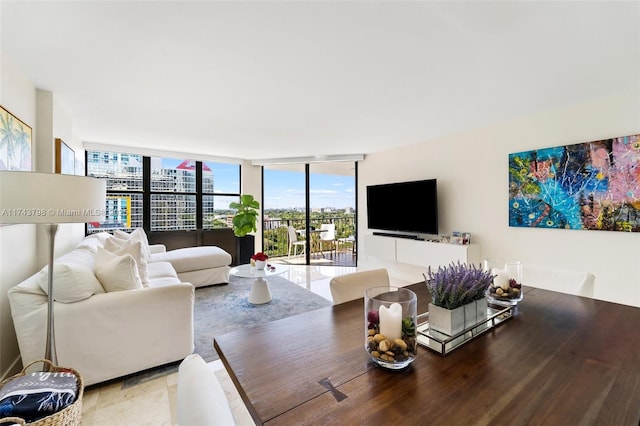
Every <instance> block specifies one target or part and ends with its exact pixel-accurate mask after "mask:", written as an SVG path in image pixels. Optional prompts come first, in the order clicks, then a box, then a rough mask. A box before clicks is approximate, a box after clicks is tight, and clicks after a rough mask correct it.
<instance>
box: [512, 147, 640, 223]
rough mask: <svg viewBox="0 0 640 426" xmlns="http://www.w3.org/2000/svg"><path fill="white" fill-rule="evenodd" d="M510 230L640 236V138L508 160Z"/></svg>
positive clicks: (525, 154)
mask: <svg viewBox="0 0 640 426" xmlns="http://www.w3.org/2000/svg"><path fill="white" fill-rule="evenodd" d="M509 226H517V227H530V228H562V229H584V230H600V231H623V232H640V135H631V136H623V137H617V138H612V139H604V140H599V141H593V142H586V143H580V144H574V145H565V146H558V147H554V148H543V149H537V150H534V151H526V152H518V153H515V154H509Z"/></svg>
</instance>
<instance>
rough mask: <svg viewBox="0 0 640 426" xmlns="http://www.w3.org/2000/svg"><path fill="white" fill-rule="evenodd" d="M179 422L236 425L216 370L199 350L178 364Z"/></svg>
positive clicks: (185, 424)
mask: <svg viewBox="0 0 640 426" xmlns="http://www.w3.org/2000/svg"><path fill="white" fill-rule="evenodd" d="M176 416H177V420H178V425H180V426H191V425H209V426H214V425H221V426H228V425H235V420H234V418H233V414H232V413H231V408H230V407H229V402H228V400H227V397H226V395H225V394H224V390H223V389H222V386H221V385H220V382H219V381H218V378H217V377H216V375H215V373H214V372H213V371H212V370H211V369H210V368H209V366H208V365H207V364H206V363H205V362H204V360H203V359H202V357H201V356H200V355H198V354H191V355H188V356H187V357H186V358H185V359H184V360H183V361H182V363H181V364H180V367H178V395H177V409H176Z"/></svg>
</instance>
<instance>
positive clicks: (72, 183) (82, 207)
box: [0, 171, 107, 224]
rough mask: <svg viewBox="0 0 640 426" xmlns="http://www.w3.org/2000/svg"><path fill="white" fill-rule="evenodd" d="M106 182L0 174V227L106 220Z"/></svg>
mask: <svg viewBox="0 0 640 426" xmlns="http://www.w3.org/2000/svg"><path fill="white" fill-rule="evenodd" d="M106 189H107V188H106V181H105V180H104V179H97V178H93V177H85V176H74V175H62V174H53V173H35V172H13V171H0V223H3V224H10V223H87V222H101V221H104V219H105V214H106V213H105V202H106Z"/></svg>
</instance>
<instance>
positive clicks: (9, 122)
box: [0, 106, 31, 171]
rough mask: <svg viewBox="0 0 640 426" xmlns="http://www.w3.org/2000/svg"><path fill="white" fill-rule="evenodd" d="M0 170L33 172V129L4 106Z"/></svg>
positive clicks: (0, 124) (0, 122) (0, 119)
mask: <svg viewBox="0 0 640 426" xmlns="http://www.w3.org/2000/svg"><path fill="white" fill-rule="evenodd" d="M0 170H26V171H30V170H31V127H29V126H28V125H27V124H26V123H25V122H24V121H22V120H20V119H19V118H18V117H16V116H15V115H13V114H12V113H10V112H9V111H8V110H6V109H5V108H3V107H2V106H0Z"/></svg>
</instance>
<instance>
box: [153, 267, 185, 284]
mask: <svg viewBox="0 0 640 426" xmlns="http://www.w3.org/2000/svg"><path fill="white" fill-rule="evenodd" d="M158 278H175V279H178V274H177V273H176V270H175V269H173V266H171V264H170V263H169V262H151V263H149V281H153V280H157V279H158ZM178 282H179V281H178Z"/></svg>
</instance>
